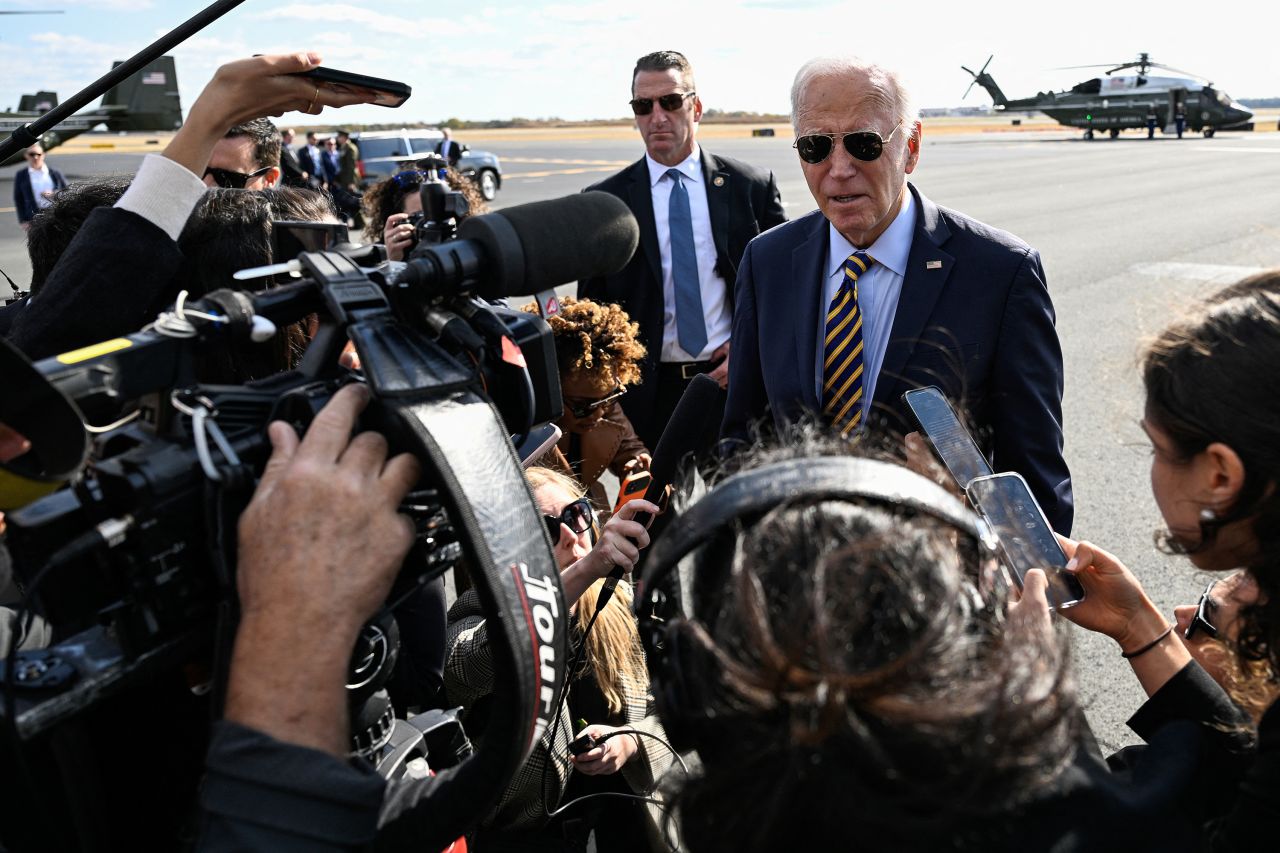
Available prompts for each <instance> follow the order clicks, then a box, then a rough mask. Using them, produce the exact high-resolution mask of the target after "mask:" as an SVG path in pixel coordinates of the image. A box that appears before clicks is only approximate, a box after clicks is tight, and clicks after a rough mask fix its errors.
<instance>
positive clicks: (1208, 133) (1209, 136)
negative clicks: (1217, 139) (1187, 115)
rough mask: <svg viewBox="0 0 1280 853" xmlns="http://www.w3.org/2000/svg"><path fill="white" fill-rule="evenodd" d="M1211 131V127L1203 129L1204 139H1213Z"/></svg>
mask: <svg viewBox="0 0 1280 853" xmlns="http://www.w3.org/2000/svg"><path fill="white" fill-rule="evenodd" d="M1213 131H1214V129H1213V128H1212V127H1206V128H1205V129H1204V138H1205V139H1213Z"/></svg>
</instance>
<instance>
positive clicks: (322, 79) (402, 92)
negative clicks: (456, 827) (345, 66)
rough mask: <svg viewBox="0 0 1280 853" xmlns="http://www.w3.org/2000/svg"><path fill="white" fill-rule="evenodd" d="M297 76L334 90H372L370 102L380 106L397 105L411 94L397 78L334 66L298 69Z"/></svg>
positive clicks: (407, 87)
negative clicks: (342, 69) (372, 95)
mask: <svg viewBox="0 0 1280 853" xmlns="http://www.w3.org/2000/svg"><path fill="white" fill-rule="evenodd" d="M297 76H298V77H306V78H307V79H309V80H314V81H315V84H316V85H317V86H319V87H321V88H322V89H329V90H331V91H334V92H341V93H348V92H358V93H360V94H367V93H370V92H372V93H373V94H374V96H375V97H374V100H373V101H372V103H374V104H377V105H378V106H380V107H398V106H400V105H401V104H403V103H404V102H405V101H407V100H409V96H410V95H412V94H413V89H411V88H409V86H408V85H406V84H404V83H401V82H400V81H398V80H384V79H383V78H381V77H369V76H367V75H365V74H352V73H351V72H350V71H339V70H338V69H336V68H324V67H323V66H322V67H319V68H312V69H311V70H310V71H299V72H298V74H297Z"/></svg>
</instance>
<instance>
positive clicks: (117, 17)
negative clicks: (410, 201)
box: [0, 0, 1280, 122]
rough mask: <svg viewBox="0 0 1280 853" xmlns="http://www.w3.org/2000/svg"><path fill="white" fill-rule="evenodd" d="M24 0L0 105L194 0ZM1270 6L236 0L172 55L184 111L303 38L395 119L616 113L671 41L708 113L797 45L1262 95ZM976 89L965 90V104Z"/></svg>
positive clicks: (947, 99) (141, 40)
mask: <svg viewBox="0 0 1280 853" xmlns="http://www.w3.org/2000/svg"><path fill="white" fill-rule="evenodd" d="M41 5H43V6H44V7H45V8H51V7H52V8H60V9H65V10H66V13H65V14H63V15H53V16H31V17H28V16H4V17H0V108H12V107H13V106H15V105H16V104H17V101H18V96H19V95H20V94H21V93H23V92H28V91H35V90H36V89H38V88H53V89H54V90H55V91H57V92H58V93H59V94H60V95H61V96H63V97H66V96H67V95H70V94H72V93H73V92H75V91H76V90H78V89H79V88H81V87H83V86H84V85H86V84H88V83H89V82H90V81H92V80H94V79H96V78H97V77H98V76H100V75H101V74H102V73H103V72H104V71H106V70H107V69H108V68H110V65H111V61H112V60H114V59H123V58H125V57H127V56H129V55H131V54H133V53H134V52H136V51H137V50H138V49H140V48H142V47H143V46H145V45H146V44H148V43H149V42H151V41H152V40H154V39H155V38H156V37H157V36H159V35H160V34H161V33H163V32H164V31H166V30H168V29H170V28H172V27H174V26H176V25H177V24H178V23H180V22H181V21H183V20H185V19H186V18H188V17H190V16H191V15H192V14H194V13H195V12H196V11H198V10H199V9H201V8H203V6H205V5H206V3H201V2H187V1H186V0H41V3H36V2H33V0H0V8H3V9H31V8H40V6H41ZM1271 7H1272V4H1270V3H1258V2H1256V0H1250V2H1249V3H1246V2H1244V0H1219V2H1215V3H1212V4H1205V3H1202V2H1196V3H1190V2H1185V3H1184V2H1164V3H1113V2H1097V0H1080V2H1063V3H1057V4H1053V5H1052V6H1049V5H1041V4H1028V3H1025V2H1022V0H1017V2H1014V0H969V2H955V0H948V2H934V1H933V0H922V1H921V2H914V3H894V2H889V1H888V0H881V2H879V3H874V2H872V3H868V2H858V3H850V2H827V0H738V2H719V1H718V0H716V1H715V2H697V0H688V2H684V3H676V4H671V5H666V4H664V5H658V4H652V5H644V4H631V5H626V4H621V3H617V2H595V0H561V2H551V3H531V2H524V3H520V2H510V0H472V2H464V3H456V2H454V3H444V2H435V3H429V2H421V0H418V2H409V0H377V2H363V3H357V2H342V3H328V2H302V0H248V2H245V3H244V4H242V5H241V6H239V7H237V8H236V9H234V10H233V11H231V12H230V13H228V14H227V15H226V16H225V17H224V18H223V19H222V20H220V21H219V22H218V23H216V24H214V25H212V26H211V27H209V28H208V29H206V30H204V31H203V32H202V33H201V34H199V35H198V36H196V37H195V38H193V39H191V40H190V41H188V42H187V43H186V44H184V45H183V46H181V47H179V48H178V49H177V50H175V51H174V55H175V56H176V57H177V67H178V76H179V81H180V89H181V93H182V100H183V104H184V106H185V105H188V104H190V103H191V102H192V101H193V100H194V99H195V96H196V94H197V93H198V92H199V90H200V88H201V86H202V85H203V84H204V82H205V81H206V80H208V78H209V76H210V75H211V74H212V73H213V70H214V69H215V68H216V67H217V66H218V65H219V64H220V63H222V62H225V61H227V60H230V59H236V58H240V57H243V56H248V55H251V54H254V53H272V52H280V51H291V50H297V49H315V50H319V51H321V52H322V53H323V54H324V56H325V64H326V65H330V66H332V67H334V68H341V69H344V70H348V71H355V72H360V73H364V74H371V75H374V76H378V77H390V78H393V79H398V80H403V81H405V82H406V83H409V84H410V85H411V86H413V89H414V95H413V97H412V98H411V99H410V100H409V101H408V103H406V104H405V106H404V107H402V108H401V109H400V110H399V111H398V114H399V115H400V116H401V117H402V118H403V119H404V120H405V121H419V120H424V121H437V120H440V119H443V118H447V117H450V116H457V117H459V118H466V119H486V118H510V117H513V116H526V117H533V118H542V117H550V116H558V117H561V118H566V119H584V118H605V117H621V116H624V115H626V114H627V112H628V110H627V106H626V101H627V99H628V97H629V94H628V91H627V85H628V77H629V74H630V70H631V66H632V64H633V63H634V61H635V58H636V57H637V56H640V55H641V54H643V53H647V52H649V51H651V50H658V49H663V48H671V49H675V50H680V51H682V52H684V53H685V54H686V55H688V56H689V58H690V59H691V60H692V61H693V63H694V68H695V70H696V73H697V85H698V91H699V94H700V95H701V96H702V100H703V104H704V105H705V106H707V107H716V108H721V109H726V110H756V111H773V112H785V111H786V109H787V97H788V90H789V87H790V82H791V78H792V76H793V74H794V73H795V70H796V68H798V67H799V66H800V64H801V63H803V62H804V60H805V59H807V58H809V57H811V56H814V55H817V54H830V53H841V52H854V53H859V54H860V55H863V56H865V57H867V58H871V59H875V60H878V61H881V62H884V63H886V64H890V65H893V66H896V67H898V68H899V69H901V70H903V71H904V72H905V73H906V75H907V79H908V80H909V81H910V82H911V84H912V86H913V88H914V90H915V95H916V100H917V101H918V102H919V103H920V105H921V106H925V107H932V106H954V105H957V104H960V103H961V100H960V98H961V95H962V94H963V92H964V90H965V86H966V85H967V83H968V78H967V76H966V75H965V74H964V73H963V72H962V71H961V70H960V68H959V66H960V65H961V64H964V65H968V66H970V67H971V68H977V67H978V66H980V65H981V64H982V62H984V61H985V60H986V58H987V55H988V54H991V53H994V54H995V60H994V61H993V62H992V65H991V69H990V70H991V71H992V73H993V74H994V75H995V77H996V79H997V81H998V82H999V83H1000V85H1001V87H1002V88H1003V89H1004V91H1005V93H1006V94H1007V95H1009V96H1010V97H1020V96H1025V95H1029V94H1032V93H1034V92H1035V91H1037V90H1038V89H1048V88H1062V87H1065V86H1069V85H1071V84H1072V83H1074V82H1077V81H1078V80H1080V79H1082V78H1083V77H1085V76H1089V75H1090V74H1093V73H1096V72H1090V71H1055V70H1052V69H1054V68H1055V67H1057V66H1066V65H1082V64H1085V63H1090V62H1114V63H1119V62H1121V61H1125V60H1128V59H1131V58H1136V56H1137V54H1138V52H1139V51H1147V52H1149V53H1150V54H1151V55H1152V58H1153V59H1156V60H1157V61H1165V62H1168V63H1169V64H1171V65H1174V66H1177V67H1179V68H1186V69H1189V70H1191V71H1194V72H1198V73H1200V74H1204V75H1207V76H1209V77H1210V78H1211V79H1213V80H1214V81H1215V82H1216V83H1217V85H1218V86H1219V87H1221V88H1223V89H1224V90H1226V91H1227V92H1228V93H1230V94H1231V95H1232V96H1234V97H1236V98H1247V97H1268V96H1280V66H1276V64H1275V62H1274V56H1275V49H1276V44H1275V33H1276V27H1275V24H1276V23H1277V22H1278V20H1280V14H1277V13H1276V12H1274V11H1272V12H1261V11H1255V10H1262V9H1266V8H1271ZM1042 8H1043V9H1047V10H1049V11H1039V10H1040V9H1042ZM1267 19H1270V20H1267ZM988 102H989V101H988V100H987V98H986V96H985V93H983V92H981V90H978V89H975V90H974V92H973V93H971V94H970V95H969V98H968V100H967V101H965V102H964V103H971V104H986V103H988ZM332 115H333V117H334V119H335V120H337V115H338V114H337V113H332ZM393 115H394V114H393V113H392V112H391V111H389V110H386V109H382V108H377V107H361V108H353V109H349V110H344V111H343V112H342V119H343V120H344V121H350V122H374V121H379V122H387V121H392V120H394V119H393V118H392V116H393ZM306 118H307V117H305V116H301V115H299V114H292V115H289V116H286V117H285V118H284V121H285V122H290V121H296V122H302V121H304V120H306Z"/></svg>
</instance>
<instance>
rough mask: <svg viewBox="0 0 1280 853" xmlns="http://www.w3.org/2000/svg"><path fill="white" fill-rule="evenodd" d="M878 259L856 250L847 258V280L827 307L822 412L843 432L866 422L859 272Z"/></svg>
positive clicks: (845, 268)
mask: <svg viewBox="0 0 1280 853" xmlns="http://www.w3.org/2000/svg"><path fill="white" fill-rule="evenodd" d="M873 263H875V260H874V259H873V258H872V257H871V256H870V255H868V254H867V253H866V252H854V253H853V254H852V255H850V256H849V258H848V260H846V261H845V262H844V281H842V282H841V283H840V288H839V290H837V291H836V295H835V298H834V299H832V300H831V305H830V306H828V308H827V337H826V343H825V345H824V349H823V353H824V355H823V362H822V413H823V415H825V416H827V417H829V418H830V419H831V423H832V424H833V425H834V426H835V428H836V429H838V430H840V432H841V434H844V435H847V434H848V433H850V432H852V431H853V430H856V429H857V428H858V425H859V424H861V423H862V384H863V383H862V368H863V354H862V311H860V310H859V309H858V276H860V275H862V274H863V273H865V272H866V271H867V270H868V269H870V268H871V265H872V264H873Z"/></svg>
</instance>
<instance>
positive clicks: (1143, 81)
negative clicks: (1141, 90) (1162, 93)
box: [1134, 77, 1147, 86]
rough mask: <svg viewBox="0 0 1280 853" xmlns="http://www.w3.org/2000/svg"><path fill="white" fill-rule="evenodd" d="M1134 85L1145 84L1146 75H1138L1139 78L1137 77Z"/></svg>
mask: <svg viewBox="0 0 1280 853" xmlns="http://www.w3.org/2000/svg"><path fill="white" fill-rule="evenodd" d="M1134 85H1135V86H1145V85H1147V78H1146V77H1139V78H1138V82H1137V83H1135V84H1134Z"/></svg>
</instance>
